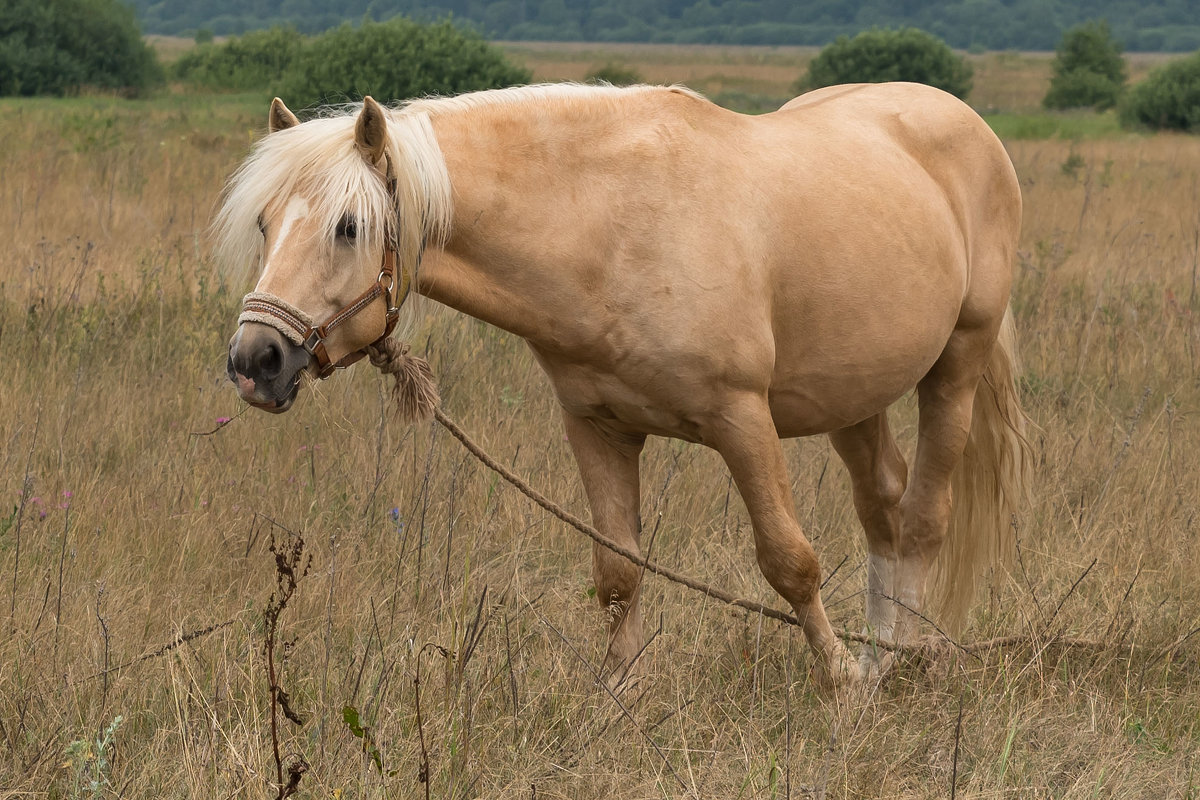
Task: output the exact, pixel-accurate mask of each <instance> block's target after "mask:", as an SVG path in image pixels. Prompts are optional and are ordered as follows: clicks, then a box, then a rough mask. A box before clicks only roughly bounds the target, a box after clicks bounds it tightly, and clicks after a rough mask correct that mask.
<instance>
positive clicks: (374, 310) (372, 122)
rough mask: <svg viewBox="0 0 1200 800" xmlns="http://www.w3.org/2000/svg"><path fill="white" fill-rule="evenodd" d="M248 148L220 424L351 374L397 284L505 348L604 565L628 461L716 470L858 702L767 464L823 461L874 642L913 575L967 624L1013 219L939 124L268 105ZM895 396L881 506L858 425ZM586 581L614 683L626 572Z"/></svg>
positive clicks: (912, 592) (918, 97) (925, 113)
mask: <svg viewBox="0 0 1200 800" xmlns="http://www.w3.org/2000/svg"><path fill="white" fill-rule="evenodd" d="M269 121H270V125H269V128H270V133H269V135H267V136H266V137H264V138H263V139H262V140H261V141H260V142H258V144H257V145H256V146H255V148H254V150H253V153H252V154H251V155H250V156H249V158H248V159H247V160H246V162H245V163H244V164H243V165H242V166H241V168H240V169H239V170H238V171H237V173H236V174H235V175H234V177H233V178H232V179H231V182H230V184H229V186H228V187H227V190H226V193H225V196H224V202H223V206H222V208H221V210H220V212H219V215H218V217H217V222H216V232H217V239H218V244H219V251H220V252H221V253H222V254H223V257H224V258H225V259H227V260H233V261H235V262H238V263H241V264H250V265H261V277H260V278H259V281H258V285H257V287H256V289H255V291H254V292H253V293H251V294H250V295H247V299H246V304H245V308H244V309H243V312H242V315H241V317H240V318H239V322H240V325H239V327H238V330H237V333H236V334H235V335H234V337H233V339H232V341H231V342H230V345H229V362H228V371H229V377H230V379H231V380H232V381H233V382H234V383H235V384H236V385H237V389H238V392H239V394H240V395H241V396H242V398H243V399H245V400H246V401H247V402H248V403H250V404H252V405H254V406H257V407H259V408H264V409H267V410H269V411H274V412H281V411H286V410H287V409H288V408H289V407H290V406H291V404H292V402H293V401H294V400H295V397H296V393H297V391H298V388H299V385H300V380H299V379H300V376H301V374H302V373H308V374H309V375H319V376H321V377H324V376H325V375H327V374H329V373H331V372H332V371H333V369H334V367H336V366H344V365H346V364H348V363H349V362H350V361H352V360H355V359H356V358H357V357H358V356H359V355H361V353H362V352H363V349H364V348H365V347H366V346H368V345H370V344H371V343H373V342H376V341H378V340H380V339H381V335H386V333H387V332H390V330H391V325H392V323H393V322H394V318H395V309H394V308H393V306H398V305H399V304H400V302H402V299H403V298H402V297H400V298H399V299H396V297H395V295H397V294H400V295H402V294H403V293H404V292H405V291H406V290H407V286H408V281H409V278H410V276H411V278H412V285H413V286H414V288H415V289H416V291H417V292H419V293H420V294H422V295H425V296H427V297H430V298H433V299H434V300H437V301H439V302H441V303H444V304H446V305H448V306H451V307H453V308H456V309H458V310H460V311H462V312H465V313H467V314H469V315H471V316H473V317H477V318H478V319H481V320H485V321H487V322H489V323H491V324H493V325H496V326H499V327H500V328H503V329H504V330H507V331H510V332H512V333H514V334H516V335H518V336H520V337H522V338H524V339H525V340H526V341H527V342H528V343H529V346H530V348H532V350H533V353H534V355H535V356H536V358H537V361H538V362H539V363H540V364H541V366H542V368H543V369H544V370H545V371H546V373H547V375H549V377H550V381H551V383H552V384H553V387H554V391H555V392H556V394H557V397H558V400H559V402H560V403H561V404H562V410H563V421H564V424H565V426H566V432H567V434H568V438H569V441H570V445H571V448H572V450H573V451H574V455H575V458H576V460H577V461H578V464H579V471H580V474H581V475H582V478H583V484H584V488H585V490H586V494H587V498H588V502H589V504H590V506H591V512H592V518H593V521H594V523H595V525H596V527H597V528H598V529H599V530H600V531H602V532H603V533H604V534H605V535H607V536H608V537H609V538H611V539H613V540H614V541H616V542H618V543H621V544H624V545H627V546H631V547H636V543H637V541H638V535H639V518H638V512H639V503H640V496H639V476H638V461H639V454H640V452H641V450H642V446H643V443H644V442H645V439H646V436H648V435H657V436H673V437H677V438H680V439H684V440H687V441H690V442H699V443H701V444H704V445H707V446H709V447H712V448H715V449H716V450H717V451H718V452H719V453H720V454H721V456H722V457H723V459H724V461H725V463H726V464H727V465H728V468H729V470H730V472H731V474H732V476H733V479H734V481H735V482H736V484H737V488H738V490H739V492H740V493H741V496H742V498H743V500H744V501H745V504H746V508H747V510H748V512H749V515H750V518H751V521H752V524H753V529H754V543H755V547H756V550H757V556H758V565H759V567H760V568H761V569H762V572H763V574H764V576H765V577H766V579H767V581H768V582H770V584H771V586H773V587H774V588H775V589H776V590H777V591H778V592H779V593H780V594H781V595H782V596H783V597H784V598H785V599H786V600H787V601H788V603H790V604H791V606H792V608H793V609H794V610H795V612H796V614H797V616H798V617H799V618H800V619H801V620H802V621H803V623H804V634H805V636H806V638H807V640H808V643H809V645H810V646H811V648H812V649H813V651H814V652H815V654H816V656H817V669H818V677H821V678H825V679H829V680H832V681H833V682H834V683H846V682H852V681H854V680H856V679H857V678H858V677H860V676H861V675H862V674H863V671H864V670H865V669H870V668H872V667H873V666H874V664H873V662H872V661H871V658H872V656H871V654H870V652H871V650H872V648H867V650H868V652H867V653H864V655H863V659H862V663H861V664H860V663H858V662H856V661H855V660H853V659H852V658H851V657H850V655H849V653H848V652H847V650H846V647H845V645H844V644H843V643H842V642H841V640H840V639H839V638H838V637H837V635H836V634H835V633H834V631H833V629H832V627H831V626H830V623H829V620H828V618H827V617H826V614H825V609H824V607H823V606H822V603H821V597H820V592H819V587H820V583H821V580H820V568H819V567H818V564H817V558H816V555H815V554H814V552H813V548H812V547H811V545H810V544H809V542H808V540H807V539H806V538H805V536H804V533H803V532H802V531H801V529H800V525H799V523H798V522H797V515H796V511H795V508H794V504H793V501H792V497H791V493H790V491H789V480H788V475H787V472H786V469H785V461H784V454H783V450H782V448H781V445H780V439H781V438H786V437H795V436H810V435H813V434H818V433H826V434H828V435H829V437H830V439H831V440H832V442H833V446H834V447H835V449H836V450H837V452H838V454H839V455H840V456H841V458H842V460H843V461H844V462H845V464H846V467H847V469H848V470H849V473H850V478H851V481H852V483H853V488H854V504H855V508H856V509H857V511H858V515H859V518H860V519H861V521H862V525H863V528H864V529H865V530H866V536H867V546H868V553H869V555H868V568H867V583H868V591H867V600H866V626H867V630H868V632H869V633H870V634H871V635H872V636H876V637H878V638H879V639H881V640H891V641H895V642H905V641H910V640H912V639H913V638H914V636H915V635H916V633H917V631H918V625H919V622H920V617H921V615H923V613H924V608H925V595H926V584H927V582H930V583H931V584H932V583H934V582H935V581H932V580H930V575H931V568H932V567H933V566H934V562H935V559H937V560H938V565H939V569H938V570H936V571H934V574H936V575H937V576H938V578H937V581H936V582H937V583H939V584H940V586H941V588H942V591H940V595H941V596H942V598H943V603H944V605H945V606H946V610H947V611H948V612H949V614H950V616H951V617H958V618H961V617H962V616H964V612H965V610H966V608H967V605H968V604H969V602H970V601H971V599H972V595H973V590H974V584H975V583H976V581H977V579H978V578H979V577H980V575H981V573H982V572H983V569H984V567H985V566H986V562H988V561H989V560H991V559H993V558H994V557H995V556H996V555H998V554H999V553H1000V552H1002V551H1003V550H1004V545H1005V542H1006V541H1008V540H1009V539H1011V523H1010V513H1011V511H1012V510H1013V509H1014V508H1015V505H1016V503H1017V502H1018V501H1019V500H1020V499H1021V496H1022V493H1023V492H1024V491H1025V488H1026V478H1027V475H1028V468H1029V463H1030V459H1029V451H1028V449H1027V445H1026V443H1025V439H1024V436H1023V434H1022V429H1023V425H1024V416H1023V414H1022V412H1021V409H1020V406H1019V405H1018V400H1017V394H1016V390H1015V387H1014V372H1015V365H1014V359H1015V352H1014V342H1013V331H1012V319H1011V316H1010V314H1009V312H1008V311H1007V308H1008V299H1009V286H1010V281H1011V266H1010V264H1011V261H1012V257H1013V254H1014V249H1015V247H1016V242H1017V234H1018V230H1019V228H1020V224H1021V196H1020V191H1019V188H1018V185H1017V179H1016V175H1015V174H1014V171H1013V168H1012V164H1011V163H1010V161H1009V159H1008V157H1007V156H1006V154H1005V151H1004V148H1003V147H1002V146H1001V144H1000V142H999V141H998V140H997V139H996V137H995V136H994V135H993V134H992V132H991V130H989V128H988V127H987V125H985V124H984V123H983V121H982V120H981V119H980V118H979V117H978V116H976V115H975V114H974V113H973V112H972V111H971V110H970V109H969V108H968V107H967V106H965V105H963V104H962V103H961V102H959V101H958V100H956V99H954V98H953V97H951V96H950V95H948V94H944V93H943V92H940V91H938V90H935V89H931V88H929V87H926V86H920V85H915V84H882V85H857V86H837V87H832V88H828V89H823V90H820V91H815V92H812V93H810V94H806V95H804V96H802V97H799V98H797V99H795V100H793V101H791V102H790V103H788V104H787V105H785V106H784V107H783V108H782V109H780V110H779V111H776V112H775V113H771V114H765V115H763V116H759V117H748V116H743V115H740V114H736V113H733V112H731V111H727V110H725V109H722V108H719V107H718V106H716V105H713V104H712V103H710V102H708V101H706V100H705V99H704V98H702V97H700V96H698V95H696V94H695V93H693V92H691V91H688V90H686V89H682V88H678V87H674V88H662V87H647V86H640V87H632V88H614V87H609V86H604V87H593V86H578V85H546V86H530V87H524V88H515V89H503V90H495V91H487V92H479V93H475V94H467V95H463V96H460V97H453V98H444V99H427V100H417V101H413V102H410V103H408V104H406V105H404V106H402V107H400V108H398V109H396V110H387V109H384V108H382V107H381V106H380V105H379V104H377V103H376V102H375V101H373V100H372V99H371V98H369V97H368V98H367V99H366V100H365V101H364V103H363V104H362V106H361V107H360V108H357V109H355V110H352V111H350V112H348V113H346V114H344V115H342V116H335V117H330V118H321V119H314V120H311V121H308V122H305V123H303V124H302V123H300V122H299V120H298V119H297V118H296V117H295V115H293V114H292V112H291V111H289V110H288V109H287V107H286V106H285V105H284V104H283V103H282V102H281V101H280V100H278V99H276V100H275V102H274V103H273V104H272V105H271V110H270V115H269ZM381 263H382V264H383V265H384V266H383V269H382V270H381V269H380V264H381ZM418 265H419V267H420V269H419V271H418ZM397 273H398V277H397ZM397 284H401V285H402V287H403V288H402V289H400V290H398V289H396V285H397ZM322 321H323V322H322ZM913 387H916V391H917V397H918V400H919V423H918V441H917V446H916V455H915V460H914V462H913V466H912V474H911V477H910V475H909V471H908V467H907V465H906V463H905V459H904V457H903V456H902V455H901V452H900V450H899V449H898V448H897V446H896V443H895V441H894V440H893V438H892V434H891V432H890V430H889V428H888V420H887V409H888V406H890V405H891V404H892V403H893V402H895V401H896V400H897V399H898V398H900V397H901V396H902V395H904V394H905V393H906V392H908V391H910V390H911V389H913ZM964 450H965V457H964ZM952 484H953V486H954V488H953V489H952ZM952 498H954V502H953V503H952ZM943 544H946V545H947V546H946V547H943ZM939 552H940V553H941V554H942V556H941V558H940V559H938V556H939ZM593 567H594V577H595V582H596V588H597V591H598V594H599V598H600V600H601V602H602V603H603V604H604V605H605V606H607V607H609V608H610V610H611V611H612V621H611V625H612V627H611V631H610V639H609V649H608V655H607V658H606V668H607V670H608V671H609V675H610V680H612V679H619V678H620V677H621V676H622V675H623V674H624V672H625V671H626V670H627V669H628V668H629V667H630V665H631V663H632V661H633V659H634V658H635V656H636V655H637V654H638V653H639V651H640V648H641V646H642V623H641V617H640V612H639V608H638V597H639V592H638V580H639V570H638V568H636V567H635V566H633V565H632V564H630V563H629V562H627V561H625V560H623V559H621V558H620V557H618V556H615V555H613V554H612V553H610V552H608V551H607V550H604V549H595V550H594V552H593Z"/></svg>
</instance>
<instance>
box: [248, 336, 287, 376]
mask: <svg viewBox="0 0 1200 800" xmlns="http://www.w3.org/2000/svg"><path fill="white" fill-rule="evenodd" d="M254 366H255V372H256V374H257V375H258V377H259V378H260V379H262V380H268V381H270V380H274V379H275V378H277V377H278V376H279V373H280V372H281V371H282V370H283V351H282V350H280V349H279V345H277V344H275V343H274V342H269V343H268V344H267V346H266V347H264V348H263V349H262V350H261V351H259V353H258V357H257V358H256V359H255V362H254Z"/></svg>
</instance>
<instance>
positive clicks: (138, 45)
mask: <svg viewBox="0 0 1200 800" xmlns="http://www.w3.org/2000/svg"><path fill="white" fill-rule="evenodd" d="M161 80H162V70H161V68H160V67H159V64H158V60H157V59H156V58H155V56H154V51H153V50H151V49H150V47H149V46H148V45H147V44H146V43H145V42H143V41H142V34H141V32H140V31H139V30H138V26H137V22H136V20H134V17H133V10H132V9H131V8H130V7H129V6H126V5H124V4H123V3H121V2H119V0H4V2H3V3H0V95H25V96H29V95H45V94H49V95H63V94H70V93H73V92H77V91H78V90H79V89H81V88H82V87H85V86H87V87H94V88H98V89H107V90H116V91H121V92H125V93H128V94H138V93H141V92H143V91H145V90H146V89H148V88H150V87H151V86H154V85H155V84H157V83H158V82H159V81H161Z"/></svg>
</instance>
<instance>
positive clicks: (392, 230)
mask: <svg viewBox="0 0 1200 800" xmlns="http://www.w3.org/2000/svg"><path fill="white" fill-rule="evenodd" d="M645 91H673V92H677V93H684V94H688V95H691V96H694V97H699V96H700V95H697V94H696V93H694V92H692V91H691V90H689V89H685V88H683V87H669V88H666V87H661V86H633V87H615V86H609V85H585V84H575V83H557V84H535V85H531V86H519V87H513V88H507V89H490V90H486V91H481V92H471V93H468V94H462V95H457V96H454V97H429V98H419V99H415V100H409V101H407V102H405V103H403V104H401V105H400V106H398V107H396V108H393V109H391V110H390V111H389V113H388V142H387V146H386V148H385V151H386V154H387V159H388V161H390V164H391V170H392V174H393V176H394V177H395V178H396V187H395V194H394V198H393V197H392V196H390V195H389V194H388V191H387V188H386V186H385V182H384V181H382V180H380V177H381V176H380V173H379V171H378V170H377V169H375V168H373V167H371V166H369V165H368V164H367V163H366V162H365V161H364V160H363V158H362V156H361V155H360V154H359V152H358V150H357V148H356V147H355V145H354V124H355V120H356V117H357V115H358V112H359V110H360V109H361V108H362V106H361V104H357V103H356V104H349V105H343V106H337V107H334V108H332V109H329V110H328V111H327V112H326V113H325V115H323V116H319V117H317V118H316V119H311V120H309V121H308V122H305V123H304V124H302V125H297V126H295V127H292V128H287V129H285V130H282V131H278V132H276V133H273V134H271V135H269V136H264V137H263V138H261V139H259V141H258V142H257V143H256V144H255V145H254V147H253V148H252V149H251V151H250V155H249V156H248V157H247V158H246V160H245V161H244V162H243V163H242V165H241V166H240V167H239V168H238V169H237V171H236V172H235V173H234V174H233V176H232V177H231V178H230V179H229V182H228V184H227V185H226V187H225V191H224V193H223V195H222V200H221V205H220V209H219V210H218V212H217V215H216V218H215V219H214V222H213V238H214V242H215V247H214V249H215V252H216V255H217V258H218V262H219V263H220V264H221V266H222V268H223V269H224V270H225V271H226V273H228V274H231V275H232V276H233V277H235V278H238V279H240V280H243V281H244V280H245V278H246V277H248V273H250V272H251V271H252V270H254V269H255V268H257V267H258V265H260V264H261V261H262V257H263V236H262V232H261V230H260V228H259V220H260V219H261V217H262V214H263V213H264V211H265V210H266V208H267V206H268V205H269V204H270V203H271V202H272V201H277V200H278V199H280V198H285V197H289V196H291V195H292V194H294V193H297V192H301V193H303V196H304V197H305V198H306V199H307V200H308V202H309V204H310V209H311V213H313V214H315V215H316V216H317V218H318V221H319V223H320V228H319V229H320V230H323V231H325V232H326V235H325V236H324V237H323V239H324V242H325V245H324V246H332V243H333V240H334V231H335V230H336V227H337V225H338V222H339V221H340V220H341V219H342V217H343V216H344V215H345V214H347V213H350V214H353V215H354V216H355V218H356V219H357V220H358V226H359V237H360V241H363V242H365V243H367V244H368V245H369V246H370V249H372V250H375V249H378V248H379V247H380V246H381V245H382V244H383V243H384V242H385V241H386V238H388V237H390V238H391V239H393V240H394V242H395V244H396V246H397V256H398V258H399V259H401V262H402V263H403V264H406V265H408V268H409V269H410V270H412V271H413V274H414V275H415V273H416V270H417V266H418V262H419V261H420V258H421V252H422V250H423V248H424V247H425V246H426V245H427V244H432V245H434V246H439V245H441V244H444V242H445V238H446V237H447V236H448V235H449V231H450V222H451V219H452V216H453V202H452V199H451V186H450V176H449V174H448V172H447V170H446V161H445V158H444V157H443V155H442V151H441V148H440V147H439V145H438V142H437V138H436V136H435V135H434V131H433V126H432V124H431V119H432V118H434V117H436V116H438V115H440V114H447V113H457V112H466V111H471V110H474V109H480V108H484V107H495V106H509V105H518V104H534V105H541V106H546V105H549V104H557V103H570V102H579V101H585V102H586V101H593V102H594V101H596V100H600V99H602V98H610V99H611V100H614V101H615V100H617V99H618V98H619V97H620V96H621V95H623V94H629V93H635V92H645Z"/></svg>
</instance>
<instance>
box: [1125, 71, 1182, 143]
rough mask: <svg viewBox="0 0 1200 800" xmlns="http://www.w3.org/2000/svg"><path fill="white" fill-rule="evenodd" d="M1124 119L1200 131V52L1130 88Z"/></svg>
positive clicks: (1131, 123)
mask: <svg viewBox="0 0 1200 800" xmlns="http://www.w3.org/2000/svg"><path fill="white" fill-rule="evenodd" d="M1121 122H1122V124H1125V125H1140V126H1146V127H1149V128H1155V129H1170V130H1180V131H1190V132H1193V133H1200V52H1196V53H1193V54H1192V55H1190V56H1187V57H1186V58H1181V59H1179V60H1178V61H1172V62H1170V63H1168V64H1165V65H1163V66H1161V67H1159V68H1158V69H1156V70H1154V71H1153V72H1151V73H1150V75H1149V77H1147V78H1146V79H1145V80H1144V81H1142V82H1141V83H1139V84H1137V85H1136V86H1134V87H1133V88H1132V89H1130V90H1129V92H1128V93H1126V95H1125V100H1124V102H1123V103H1122V104H1121Z"/></svg>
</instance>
